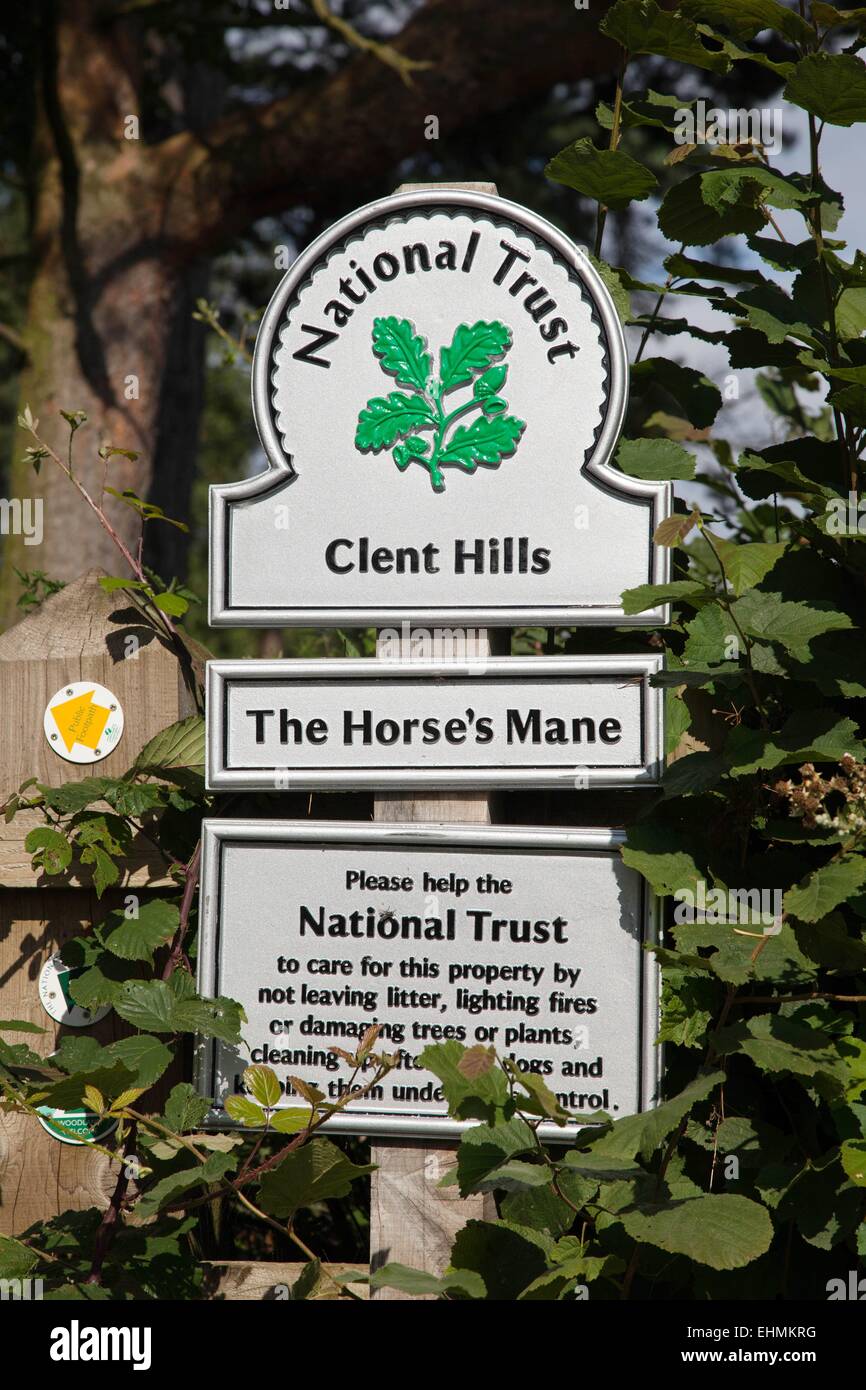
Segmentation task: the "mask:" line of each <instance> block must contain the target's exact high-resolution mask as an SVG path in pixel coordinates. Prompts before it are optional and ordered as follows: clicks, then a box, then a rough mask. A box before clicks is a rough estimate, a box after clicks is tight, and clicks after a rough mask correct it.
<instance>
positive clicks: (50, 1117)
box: [36, 1105, 117, 1145]
mask: <svg viewBox="0 0 866 1390" xmlns="http://www.w3.org/2000/svg"><path fill="white" fill-rule="evenodd" d="M36 1110H37V1114H38V1116H39V1123H40V1124H41V1126H42V1128H43V1129H44V1130H45V1131H46V1132H47V1133H48V1134H50V1135H51V1136H52V1138H54V1139H59V1140H60V1142H61V1144H75V1145H77V1144H101V1143H102V1141H103V1139H106V1138H107V1137H108V1135H109V1134H111V1132H112V1130H114V1129H116V1128H117V1118H116V1117H109V1116H103V1118H102V1119H100V1117H99V1116H98V1115H94V1113H93V1111H92V1110H85V1109H83V1108H78V1109H76V1110H58V1109H56V1108H55V1107H54V1106H52V1105H37V1107H36Z"/></svg>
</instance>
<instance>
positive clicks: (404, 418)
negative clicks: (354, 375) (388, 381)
mask: <svg viewBox="0 0 866 1390" xmlns="http://www.w3.org/2000/svg"><path fill="white" fill-rule="evenodd" d="M433 424H435V420H434V417H433V411H432V409H431V408H430V406H429V405H428V403H427V401H425V400H424V398H423V397H422V396H404V395H402V394H401V392H399V391H392V392H391V394H390V395H389V396H388V397H387V398H385V397H382V396H375V397H374V398H373V399H372V400H370V401H368V402H367V404H366V406H365V408H364V409H363V410H362V411H361V413H360V415H359V416H358V428H357V431H356V433H355V445H356V447H357V448H359V449H365V450H366V449H371V450H373V452H374V453H375V452H378V450H380V449H390V447H391V445H392V444H394V443H395V442H396V440H398V439H399V438H400V437H401V436H402V435H404V434H411V433H412V431H413V430H417V429H420V428H421V427H422V426H423V425H433Z"/></svg>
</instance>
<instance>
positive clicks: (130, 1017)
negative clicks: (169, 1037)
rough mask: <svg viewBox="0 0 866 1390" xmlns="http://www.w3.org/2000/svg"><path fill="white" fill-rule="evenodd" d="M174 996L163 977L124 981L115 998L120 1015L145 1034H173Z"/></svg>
mask: <svg viewBox="0 0 866 1390" xmlns="http://www.w3.org/2000/svg"><path fill="white" fill-rule="evenodd" d="M176 1002H177V1001H176V999H175V996H174V994H173V993H172V991H171V989H169V986H168V984H167V983H166V982H165V980H125V981H124V982H123V984H122V985H121V986H120V989H119V990H118V991H117V993H116V994H115V997H114V1006H115V1009H116V1010H117V1013H118V1014H119V1015H120V1017H121V1018H125V1019H126V1021H127V1023H131V1024H132V1025H133V1026H134V1027H135V1028H141V1029H142V1030H143V1031H144V1032H148V1033H174V1032H175V1031H176V1029H175V1025H174V1023H173V1021H172V1020H173V1017H174V1010H175V1005H176Z"/></svg>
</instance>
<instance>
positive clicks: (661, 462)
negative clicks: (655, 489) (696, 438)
mask: <svg viewBox="0 0 866 1390" xmlns="http://www.w3.org/2000/svg"><path fill="white" fill-rule="evenodd" d="M616 462H617V463H618V464H619V467H620V468H621V469H622V471H623V473H628V474H629V476H630V477H632V478H647V479H649V480H650V481H652V482H658V481H661V480H665V479H668V478H678V479H692V478H694V476H695V460H694V457H693V456H692V454H690V453H689V452H688V450H687V449H684V448H683V446H682V444H677V443H676V442H675V441H674V440H673V439H623V440H620V445H619V448H618V449H617V452H616Z"/></svg>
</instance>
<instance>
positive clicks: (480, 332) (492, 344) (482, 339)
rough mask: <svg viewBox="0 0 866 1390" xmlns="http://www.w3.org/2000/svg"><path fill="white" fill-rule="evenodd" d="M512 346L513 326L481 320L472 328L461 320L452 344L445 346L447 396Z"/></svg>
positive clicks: (442, 359) (441, 362)
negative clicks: (508, 326) (448, 392)
mask: <svg viewBox="0 0 866 1390" xmlns="http://www.w3.org/2000/svg"><path fill="white" fill-rule="evenodd" d="M510 346H511V329H510V328H506V327H505V324H504V323H499V322H498V321H497V320H494V321H493V322H491V323H485V322H484V321H483V320H481V319H479V321H478V322H477V323H473V324H472V325H471V327H470V326H469V325H468V324H465V323H461V324H460V326H459V327H458V328H457V329H456V330H455V333H454V337H453V338H452V340H451V344H450V346H449V347H444V348H443V349H442V352H441V354H440V359H439V375H440V378H441V390H442V394H443V395H444V394H445V392H446V391H450V390H451V389H452V388H453V387H454V386H459V385H460V384H461V382H464V381H470V380H471V379H472V377H473V376H474V374H475V373H476V372H478V371H481V370H482V369H484V368H487V367H489V366H490V364H491V363H492V362H493V360H494V359H495V358H497V357H501V356H502V354H503V353H504V352H507V351H508V349H509V347H510Z"/></svg>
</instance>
